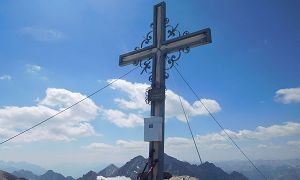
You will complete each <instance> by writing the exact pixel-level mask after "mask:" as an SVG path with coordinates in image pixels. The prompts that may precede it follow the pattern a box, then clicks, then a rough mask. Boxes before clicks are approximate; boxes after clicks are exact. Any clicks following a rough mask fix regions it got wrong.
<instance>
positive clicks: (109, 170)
mask: <svg viewBox="0 0 300 180" xmlns="http://www.w3.org/2000/svg"><path fill="white" fill-rule="evenodd" d="M118 170H119V168H118V167H117V166H115V165H114V164H110V165H108V166H107V167H106V168H104V169H103V170H101V171H100V172H99V173H98V175H99V176H104V177H113V176H115V175H116V172H117V171H118Z"/></svg>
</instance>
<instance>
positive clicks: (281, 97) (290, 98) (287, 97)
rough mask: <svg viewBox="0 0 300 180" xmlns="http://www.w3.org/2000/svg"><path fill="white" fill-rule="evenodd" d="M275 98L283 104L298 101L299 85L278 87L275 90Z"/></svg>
mask: <svg viewBox="0 0 300 180" xmlns="http://www.w3.org/2000/svg"><path fill="white" fill-rule="evenodd" d="M275 100H276V101H277V102H280V103H283V104H290V103H300V87H297V88H287V89H279V90H278V91H276V95H275Z"/></svg>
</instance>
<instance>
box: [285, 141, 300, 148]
mask: <svg viewBox="0 0 300 180" xmlns="http://www.w3.org/2000/svg"><path fill="white" fill-rule="evenodd" d="M287 144H288V145H292V146H296V147H299V148H300V141H288V142H287Z"/></svg>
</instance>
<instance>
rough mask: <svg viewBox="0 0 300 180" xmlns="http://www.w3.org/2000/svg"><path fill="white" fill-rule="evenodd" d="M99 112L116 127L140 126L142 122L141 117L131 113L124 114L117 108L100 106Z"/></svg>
mask: <svg viewBox="0 0 300 180" xmlns="http://www.w3.org/2000/svg"><path fill="white" fill-rule="evenodd" d="M100 112H101V115H102V116H103V118H104V119H106V120H108V121H110V122H112V123H113V124H115V125H117V126H118V127H122V128H123V127H126V128H131V127H136V126H141V125H143V123H144V119H143V117H141V116H139V115H136V114H133V113H129V114H125V113H124V112H122V111H119V110H114V109H105V108H101V110H100Z"/></svg>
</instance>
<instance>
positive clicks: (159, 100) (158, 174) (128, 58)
mask: <svg viewBox="0 0 300 180" xmlns="http://www.w3.org/2000/svg"><path fill="white" fill-rule="evenodd" d="M167 23H168V19H167V18H166V4H165V2H161V3H159V4H157V5H155V6H154V17H153V44H152V45H150V46H148V47H142V46H143V43H144V42H146V44H148V43H149V39H151V38H152V37H151V36H149V33H148V34H147V36H146V37H145V39H144V41H143V42H142V45H141V49H137V50H135V51H133V52H129V53H126V54H122V55H120V59H119V65H120V66H125V65H129V64H138V63H140V65H141V64H142V61H144V60H145V62H147V63H145V64H144V65H145V67H144V69H143V71H142V72H144V71H147V69H148V68H150V67H149V66H150V65H149V63H148V61H149V59H152V75H151V76H150V77H151V82H152V84H151V89H150V90H149V92H148V97H147V99H148V100H149V101H150V102H151V116H155V117H160V118H161V119H162V123H161V130H162V139H161V140H160V141H150V142H149V154H151V156H149V157H150V168H149V170H150V174H149V178H150V179H151V180H152V179H153V180H162V179H163V178H164V177H163V176H164V131H165V124H164V123H165V89H166V86H165V79H166V78H167V76H166V72H165V70H166V69H167V68H166V61H167V63H168V64H170V63H171V65H170V66H171V67H173V66H174V65H175V63H176V62H175V61H177V60H178V59H179V57H180V56H179V57H178V58H177V59H176V58H175V59H172V58H171V59H168V53H169V54H170V53H175V52H178V53H179V54H181V52H188V51H189V49H190V48H192V47H196V46H200V45H205V44H208V43H211V33H210V29H209V28H206V29H203V30H200V31H196V32H193V33H186V32H185V33H183V34H182V35H180V33H179V36H178V37H176V38H172V39H166V31H167V30H166V28H167V27H168V26H169V25H167ZM177 26H178V24H177V25H176V27H175V28H173V27H172V30H168V38H170V37H174V36H175V32H179V31H178V30H177ZM148 38H149V39H148ZM166 59H168V60H166ZM171 67H170V68H171ZM150 91H151V93H150ZM152 168H153V169H152Z"/></svg>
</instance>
